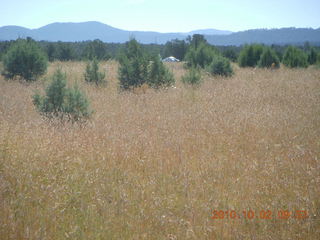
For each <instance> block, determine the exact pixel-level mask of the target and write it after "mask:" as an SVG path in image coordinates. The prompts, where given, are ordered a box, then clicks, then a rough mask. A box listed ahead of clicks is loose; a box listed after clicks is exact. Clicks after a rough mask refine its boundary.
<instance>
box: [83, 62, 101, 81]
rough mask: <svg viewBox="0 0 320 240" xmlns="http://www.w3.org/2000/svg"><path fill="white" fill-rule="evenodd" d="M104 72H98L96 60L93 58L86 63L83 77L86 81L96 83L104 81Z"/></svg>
mask: <svg viewBox="0 0 320 240" xmlns="http://www.w3.org/2000/svg"><path fill="white" fill-rule="evenodd" d="M105 76H106V75H105V73H102V72H99V65H98V60H97V59H96V58H94V59H93V61H92V62H91V63H88V64H87V67H86V72H85V74H84V79H85V81H86V82H88V83H95V84H96V85H99V84H101V83H102V82H103V81H104V78H105Z"/></svg>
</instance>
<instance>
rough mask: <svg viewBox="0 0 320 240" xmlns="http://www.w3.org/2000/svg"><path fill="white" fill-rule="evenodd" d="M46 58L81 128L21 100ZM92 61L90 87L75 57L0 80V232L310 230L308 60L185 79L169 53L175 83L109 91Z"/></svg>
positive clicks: (317, 144) (304, 235)
mask: <svg viewBox="0 0 320 240" xmlns="http://www.w3.org/2000/svg"><path fill="white" fill-rule="evenodd" d="M58 66H62V69H63V70H64V71H66V72H67V76H68V78H69V80H70V81H78V82H79V84H80V86H81V87H82V89H83V90H84V91H85V92H86V95H87V96H88V98H89V100H90V101H91V106H92V108H93V109H94V111H95V113H94V114H93V116H92V118H91V120H90V121H89V122H88V123H87V124H86V125H76V124H75V125H72V124H63V125H62V124H59V123H57V122H51V123H48V122H47V121H45V120H43V119H42V118H41V116H40V115H39V113H37V112H36V110H35V107H34V106H33V104H32V98H31V96H32V95H33V93H34V91H35V90H36V89H43V88H44V86H45V85H46V84H47V82H46V81H45V80H46V79H49V77H50V76H51V75H52V73H53V72H54V70H55V69H56V68H57V67H58ZM102 67H103V68H104V69H106V70H107V74H106V75H107V80H108V81H109V83H108V86H106V87H101V88H97V87H95V86H94V85H87V84H86V83H84V79H83V73H84V71H85V63H80V62H68V63H57V62H55V63H53V64H51V65H50V67H49V69H48V73H47V75H46V76H45V77H44V78H43V79H42V80H40V81H38V82H35V83H31V84H24V83H20V82H18V81H5V80H4V79H3V78H2V77H1V78H0V239H2V240H5V239H17V240H19V239H148V240H149V239H171V240H173V239H177V240H178V239H254V240H257V239H261V240H266V239H314V240H315V239H320V217H319V216H320V164H319V161H320V71H319V70H317V69H312V68H309V69H298V70H291V69H286V68H283V67H282V68H281V69H280V70H263V69H239V68H236V69H235V75H234V76H233V77H231V78H212V77H210V76H206V77H205V81H204V83H203V84H202V85H201V87H199V88H197V89H192V88H188V87H185V86H183V85H182V84H181V83H180V82H179V80H180V77H181V76H182V75H183V74H184V73H185V70H184V69H183V67H182V65H181V64H180V63H173V64H169V68H171V69H172V70H173V72H174V75H175V77H176V79H177V80H178V82H177V84H176V86H177V88H175V89H174V88H172V89H168V90H163V91H154V90H149V89H146V88H143V89H141V91H139V90H137V91H136V92H135V93H132V92H131V93H119V92H118V91H117V64H116V63H115V62H104V63H103V64H102ZM214 210H218V211H219V210H223V211H231V210H235V211H236V212H237V213H238V214H239V216H241V218H240V219H238V218H237V219H231V218H230V217H229V218H228V219H227V218H226V217H225V219H212V216H213V211H214ZM249 210H252V211H254V213H255V216H257V218H256V217H254V218H253V219H248V218H244V217H243V211H249ZM267 210H269V211H272V216H271V219H260V217H259V216H260V212H261V211H267ZM285 210H288V211H290V212H293V213H295V211H298V210H300V211H305V212H306V213H307V214H308V217H307V218H303V219H297V218H295V217H294V216H290V217H289V218H288V219H279V218H278V211H285ZM229 215H230V214H229Z"/></svg>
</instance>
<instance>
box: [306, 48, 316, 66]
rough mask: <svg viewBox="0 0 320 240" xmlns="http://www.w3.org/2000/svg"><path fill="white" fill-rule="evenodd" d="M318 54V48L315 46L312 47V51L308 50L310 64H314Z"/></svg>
mask: <svg viewBox="0 0 320 240" xmlns="http://www.w3.org/2000/svg"><path fill="white" fill-rule="evenodd" d="M317 55H318V53H317V51H316V49H315V48H314V47H312V48H311V49H310V51H309V52H308V63H309V64H310V65H313V64H315V63H316V62H317Z"/></svg>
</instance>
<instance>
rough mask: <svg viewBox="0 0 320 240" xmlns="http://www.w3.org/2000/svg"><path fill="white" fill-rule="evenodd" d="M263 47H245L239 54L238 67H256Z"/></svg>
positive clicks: (255, 45) (258, 45)
mask: <svg viewBox="0 0 320 240" xmlns="http://www.w3.org/2000/svg"><path fill="white" fill-rule="evenodd" d="M262 52H263V46H262V45H260V44H252V45H246V46H245V47H244V48H243V49H242V50H241V52H240V54H239V59H238V63H239V66H240V67H255V66H257V65H258V62H259V60H260V57H261V54H262Z"/></svg>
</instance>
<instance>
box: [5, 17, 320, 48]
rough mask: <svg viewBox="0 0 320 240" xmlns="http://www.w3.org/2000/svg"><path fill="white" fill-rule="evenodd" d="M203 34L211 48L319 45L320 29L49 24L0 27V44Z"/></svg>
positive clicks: (151, 39)
mask: <svg viewBox="0 0 320 240" xmlns="http://www.w3.org/2000/svg"><path fill="white" fill-rule="evenodd" d="M193 34H203V35H205V37H206V39H207V40H208V42H209V43H211V44H214V45H241V44H245V43H252V42H257V43H265V44H273V43H274V44H286V43H290V44H297V43H304V42H306V41H309V42H311V43H313V42H317V43H320V28H318V29H312V28H282V29H271V30H267V29H258V30H248V31H243V32H235V33H232V32H230V31H221V30H215V29H203V30H195V31H191V32H188V33H159V32H148V31H145V32H144V31H126V30H121V29H118V28H114V27H111V26H109V25H106V24H103V23H100V22H82V23H52V24H49V25H46V26H44V27H41V28H38V29H28V28H23V27H19V26H4V27H0V41H4V40H14V39H17V38H19V37H20V38H25V37H32V38H33V39H35V40H46V41H64V42H76V41H87V40H94V39H100V40H101V41H103V42H109V43H110V42H114V43H123V42H126V41H128V40H129V39H130V38H131V37H134V38H136V39H137V40H138V41H139V42H141V43H158V44H164V43H166V42H167V41H170V40H172V39H180V40H182V39H186V37H187V36H188V35H193Z"/></svg>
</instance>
